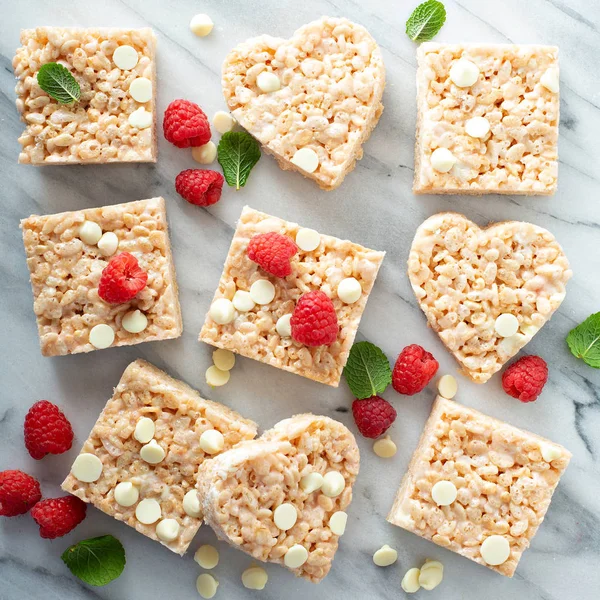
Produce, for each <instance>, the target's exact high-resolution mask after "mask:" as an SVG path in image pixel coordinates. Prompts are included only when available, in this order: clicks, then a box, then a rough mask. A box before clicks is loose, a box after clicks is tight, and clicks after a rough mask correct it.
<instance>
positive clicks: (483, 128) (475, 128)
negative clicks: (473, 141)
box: [465, 117, 490, 138]
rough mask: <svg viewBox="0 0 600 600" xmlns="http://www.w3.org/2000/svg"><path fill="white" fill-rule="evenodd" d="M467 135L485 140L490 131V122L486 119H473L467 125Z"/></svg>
mask: <svg viewBox="0 0 600 600" xmlns="http://www.w3.org/2000/svg"><path fill="white" fill-rule="evenodd" d="M465 131H466V132H467V135H470V136H471V137H474V138H484V137H485V136H486V135H487V134H488V133H489V131H490V122H489V121H488V120H487V119H486V118H485V117H473V118H472V119H469V120H468V121H467V122H466V123H465Z"/></svg>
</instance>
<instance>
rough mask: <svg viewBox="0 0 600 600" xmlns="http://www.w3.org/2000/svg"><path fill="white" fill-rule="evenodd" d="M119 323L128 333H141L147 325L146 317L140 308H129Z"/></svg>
mask: <svg viewBox="0 0 600 600" xmlns="http://www.w3.org/2000/svg"><path fill="white" fill-rule="evenodd" d="M121 325H123V329H124V330H125V331H127V332H129V333H141V332H142V331H144V329H146V327H148V317H147V316H146V315H145V314H144V313H143V312H142V311H141V310H131V311H129V312H128V313H126V314H125V316H124V317H123V320H122V321H121Z"/></svg>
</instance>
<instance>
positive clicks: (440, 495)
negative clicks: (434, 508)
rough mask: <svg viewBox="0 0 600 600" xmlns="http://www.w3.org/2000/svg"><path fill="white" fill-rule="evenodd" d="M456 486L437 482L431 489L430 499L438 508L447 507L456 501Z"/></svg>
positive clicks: (450, 483)
mask: <svg viewBox="0 0 600 600" xmlns="http://www.w3.org/2000/svg"><path fill="white" fill-rule="evenodd" d="M456 494H457V491H456V486H455V485H454V484H453V483H452V482H451V481H446V480H442V481H438V482H437V483H436V484H435V485H434V486H433V487H432V488H431V498H432V499H433V501H434V502H435V503H436V504H437V505H438V506H449V505H450V504H452V503H453V502H454V501H455V500H456Z"/></svg>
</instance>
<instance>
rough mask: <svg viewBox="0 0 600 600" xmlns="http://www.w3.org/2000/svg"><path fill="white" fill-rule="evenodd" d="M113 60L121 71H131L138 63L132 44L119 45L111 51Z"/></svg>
mask: <svg viewBox="0 0 600 600" xmlns="http://www.w3.org/2000/svg"><path fill="white" fill-rule="evenodd" d="M112 58H113V62H114V63H115V65H117V67H119V69H123V71H131V69H133V68H135V66H136V65H137V64H138V60H139V57H138V53H137V51H136V49H135V48H134V47H133V46H128V45H124V46H119V47H118V48H117V49H116V50H115V51H114V52H113V57H112Z"/></svg>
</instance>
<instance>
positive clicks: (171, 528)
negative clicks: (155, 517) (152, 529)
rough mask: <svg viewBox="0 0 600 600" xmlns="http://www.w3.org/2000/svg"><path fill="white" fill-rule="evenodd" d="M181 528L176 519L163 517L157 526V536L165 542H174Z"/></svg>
mask: <svg viewBox="0 0 600 600" xmlns="http://www.w3.org/2000/svg"><path fill="white" fill-rule="evenodd" d="M180 529H181V528H180V526H179V523H178V522H177V521H176V520H175V519H163V520H162V521H161V522H160V523H159V524H158V525H157V526H156V537H157V538H158V539H159V540H161V541H163V542H172V541H173V540H176V539H177V537H178V536H179V530H180Z"/></svg>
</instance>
